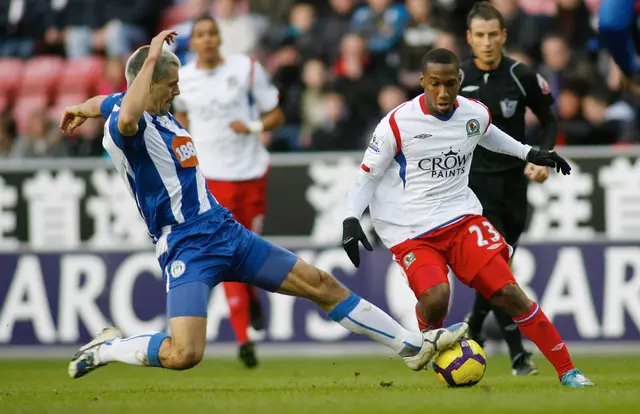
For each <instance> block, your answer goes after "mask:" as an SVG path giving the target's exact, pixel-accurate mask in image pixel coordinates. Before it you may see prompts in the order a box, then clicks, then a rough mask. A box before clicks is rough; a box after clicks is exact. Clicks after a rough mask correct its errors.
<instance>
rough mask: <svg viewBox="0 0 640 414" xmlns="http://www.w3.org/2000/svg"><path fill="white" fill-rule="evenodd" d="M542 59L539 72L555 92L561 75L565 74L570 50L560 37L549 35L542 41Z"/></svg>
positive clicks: (561, 80) (561, 78)
mask: <svg viewBox="0 0 640 414" xmlns="http://www.w3.org/2000/svg"><path fill="white" fill-rule="evenodd" d="M542 60H543V64H542V65H541V67H540V74H541V75H542V76H543V77H544V78H545V79H546V80H547V82H548V83H549V86H551V90H552V91H553V92H554V93H557V92H558V91H559V90H560V88H561V87H562V82H563V77H566V76H567V72H568V68H569V63H570V61H571V51H570V50H569V47H568V46H567V44H566V42H565V41H564V40H563V39H562V37H560V36H558V35H555V34H553V35H549V36H547V37H545V38H544V40H543V41H542Z"/></svg>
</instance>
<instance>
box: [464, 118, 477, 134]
mask: <svg viewBox="0 0 640 414" xmlns="http://www.w3.org/2000/svg"><path fill="white" fill-rule="evenodd" d="M479 133H480V122H478V120H477V119H470V120H469V121H467V136H468V137H472V136H475V135H478V134H479Z"/></svg>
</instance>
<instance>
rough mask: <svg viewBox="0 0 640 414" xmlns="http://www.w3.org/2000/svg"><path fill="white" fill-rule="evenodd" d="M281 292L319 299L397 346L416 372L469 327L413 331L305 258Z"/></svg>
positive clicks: (339, 316) (361, 330)
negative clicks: (308, 262) (310, 263)
mask: <svg viewBox="0 0 640 414" xmlns="http://www.w3.org/2000/svg"><path fill="white" fill-rule="evenodd" d="M278 292H280V293H284V294H287V295H293V296H299V297H304V298H307V299H309V300H311V301H313V302H315V303H316V304H317V305H318V306H320V307H321V308H322V309H323V310H324V311H325V312H327V313H328V315H329V317H330V318H331V319H333V320H334V321H336V322H338V323H339V324H340V325H342V326H343V327H345V328H346V329H348V330H350V331H351V332H354V333H357V334H361V335H366V336H368V337H369V338H371V339H373V340H375V341H378V342H380V343H382V344H384V345H386V346H388V347H390V348H391V349H393V350H394V351H395V352H396V353H397V354H398V355H400V356H401V357H402V358H403V359H404V361H405V363H406V364H407V365H408V366H409V368H411V369H413V370H415V371H418V370H421V369H424V368H425V367H426V366H427V363H428V362H429V361H430V360H431V359H432V358H433V356H434V355H435V354H436V353H437V352H438V351H440V350H442V349H446V348H449V347H451V346H453V345H454V344H455V343H456V342H458V340H459V339H460V338H461V337H462V336H464V334H465V333H466V332H467V328H468V326H467V324H466V323H459V324H456V325H453V326H450V327H448V328H446V329H435V330H431V331H425V332H422V333H421V334H420V333H416V332H410V331H408V330H406V329H404V328H403V327H402V326H401V325H400V324H399V323H398V322H396V321H395V320H394V319H393V318H391V317H390V316H389V315H388V314H386V313H385V312H383V311H382V310H381V309H379V308H378V307H376V306H375V305H373V304H371V303H370V302H368V301H366V300H364V299H362V298H361V297H359V296H358V295H356V294H355V293H352V292H350V291H349V290H348V289H347V288H345V287H344V286H343V285H342V284H340V282H338V281H337V280H336V279H335V278H334V277H333V276H331V275H330V274H328V273H327V272H325V271H323V270H320V269H317V268H315V267H313V266H311V265H309V264H307V263H305V262H304V261H302V260H301V259H298V261H297V262H296V264H295V265H294V267H293V268H292V269H291V271H290V272H289V274H288V275H287V277H286V279H285V280H284V282H283V283H282V284H281V286H280V288H279V289H278Z"/></svg>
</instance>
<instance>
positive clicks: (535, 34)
mask: <svg viewBox="0 0 640 414" xmlns="http://www.w3.org/2000/svg"><path fill="white" fill-rule="evenodd" d="M491 4H492V5H493V6H494V7H495V8H496V9H498V11H499V12H500V13H502V15H503V16H504V27H505V29H507V41H506V43H505V48H506V50H507V51H509V50H511V49H520V50H522V51H524V52H525V53H527V54H529V55H532V56H534V57H538V55H539V53H538V50H539V48H540V34H541V30H540V27H539V26H538V22H537V21H536V19H535V18H534V17H533V16H529V15H528V14H526V13H525V12H524V11H522V9H520V7H519V6H518V1H517V0H492V1H491Z"/></svg>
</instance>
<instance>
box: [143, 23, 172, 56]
mask: <svg viewBox="0 0 640 414" xmlns="http://www.w3.org/2000/svg"><path fill="white" fill-rule="evenodd" d="M177 34H178V32H176V31H175V30H172V29H169V30H163V31H161V32H160V33H158V34H157V35H156V37H154V38H153V39H151V44H150V45H149V57H151V58H155V59H158V58H159V57H160V55H161V54H162V46H163V45H164V42H167V44H168V45H170V44H171V43H173V41H174V38H175V37H176V35H177Z"/></svg>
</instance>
